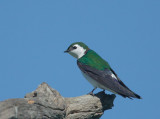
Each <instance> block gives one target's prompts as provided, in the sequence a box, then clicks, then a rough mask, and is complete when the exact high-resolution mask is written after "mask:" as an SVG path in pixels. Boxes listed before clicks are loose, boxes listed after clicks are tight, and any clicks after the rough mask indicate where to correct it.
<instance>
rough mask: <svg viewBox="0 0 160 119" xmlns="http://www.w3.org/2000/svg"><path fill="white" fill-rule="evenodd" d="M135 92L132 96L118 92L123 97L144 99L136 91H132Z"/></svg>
mask: <svg viewBox="0 0 160 119" xmlns="http://www.w3.org/2000/svg"><path fill="white" fill-rule="evenodd" d="M132 93H133V94H134V96H133V95H132V96H127V95H124V94H121V93H118V94H119V95H121V96H122V97H124V98H126V97H127V98H129V99H133V98H137V99H142V97H141V96H139V95H138V94H136V93H134V92H132Z"/></svg>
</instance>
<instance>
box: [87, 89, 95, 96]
mask: <svg viewBox="0 0 160 119" xmlns="http://www.w3.org/2000/svg"><path fill="white" fill-rule="evenodd" d="M96 89H97V87H95V88H94V89H93V90H92V91H91V92H90V93H88V94H89V95H93V96H94V94H93V91H94V90H96Z"/></svg>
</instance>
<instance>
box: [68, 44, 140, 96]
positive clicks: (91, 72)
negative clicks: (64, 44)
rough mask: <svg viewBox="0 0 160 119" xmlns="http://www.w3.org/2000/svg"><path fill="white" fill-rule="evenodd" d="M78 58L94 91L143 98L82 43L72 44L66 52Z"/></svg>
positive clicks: (83, 72) (81, 68)
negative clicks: (98, 89)
mask: <svg viewBox="0 0 160 119" xmlns="http://www.w3.org/2000/svg"><path fill="white" fill-rule="evenodd" d="M65 52H67V53H69V54H70V55H72V56H73V57H75V58H77V65H78V67H79V68H80V70H81V71H82V74H83V76H84V77H85V78H86V79H87V80H88V81H89V82H90V83H91V84H92V85H93V87H94V89H93V90H92V91H91V92H90V94H92V95H93V91H94V90H95V89H96V88H101V89H103V90H104V91H105V90H109V91H111V92H113V93H115V94H119V95H121V96H123V97H128V98H132V97H133V98H138V99H141V97H140V96H139V95H138V94H136V93H134V92H133V91H131V90H130V89H129V88H128V87H127V86H126V85H125V84H124V83H123V82H122V81H121V80H120V79H119V78H118V76H117V74H116V73H115V72H114V71H113V69H112V68H111V67H110V65H109V64H108V62H106V61H105V60H104V59H102V58H101V57H100V56H99V55H98V54H97V53H96V52H94V51H93V50H91V49H89V48H88V46H87V45H85V44H84V43H82V42H76V43H72V44H71V45H70V46H69V47H68V49H67V50H66V51H65Z"/></svg>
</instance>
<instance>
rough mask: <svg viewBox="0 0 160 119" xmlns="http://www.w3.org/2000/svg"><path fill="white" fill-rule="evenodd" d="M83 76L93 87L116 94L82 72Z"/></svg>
mask: <svg viewBox="0 0 160 119" xmlns="http://www.w3.org/2000/svg"><path fill="white" fill-rule="evenodd" d="M82 74H83V76H84V77H85V78H86V79H87V81H88V82H89V83H91V84H92V85H93V87H94V88H95V87H97V88H101V89H105V90H108V91H111V92H113V93H115V94H116V92H114V91H112V90H110V89H108V88H107V87H105V86H104V85H102V84H100V83H98V82H97V81H95V80H94V79H92V78H91V77H89V76H88V75H86V74H85V73H83V72H82Z"/></svg>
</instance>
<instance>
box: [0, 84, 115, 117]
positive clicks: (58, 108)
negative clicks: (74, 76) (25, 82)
mask: <svg viewBox="0 0 160 119" xmlns="http://www.w3.org/2000/svg"><path fill="white" fill-rule="evenodd" d="M114 99H115V95H107V94H105V93H104V92H100V93H98V94H96V95H95V96H91V95H83V96H79V97H72V98H64V97H62V96H61V95H60V94H59V92H58V91H56V90H55V89H53V88H51V87H50V86H48V84H46V83H42V84H41V85H39V87H38V88H37V89H36V90H35V91H33V92H31V93H29V94H26V96H25V98H17V99H8V100H5V101H2V102H0V119H99V118H100V117H101V116H102V114H103V112H104V111H105V110H108V109H111V108H112V107H113V101H114Z"/></svg>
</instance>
